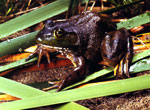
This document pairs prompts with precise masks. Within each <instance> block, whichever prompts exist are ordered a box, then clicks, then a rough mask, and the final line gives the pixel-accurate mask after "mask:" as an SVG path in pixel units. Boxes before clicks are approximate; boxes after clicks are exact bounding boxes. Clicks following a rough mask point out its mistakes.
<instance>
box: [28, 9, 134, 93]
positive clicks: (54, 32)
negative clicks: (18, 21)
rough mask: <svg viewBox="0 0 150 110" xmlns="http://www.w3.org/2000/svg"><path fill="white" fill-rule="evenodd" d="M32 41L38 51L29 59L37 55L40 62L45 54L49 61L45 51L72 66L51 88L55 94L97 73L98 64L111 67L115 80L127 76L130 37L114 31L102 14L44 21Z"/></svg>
mask: <svg viewBox="0 0 150 110" xmlns="http://www.w3.org/2000/svg"><path fill="white" fill-rule="evenodd" d="M36 41H37V43H38V48H37V49H36V51H35V52H34V53H33V54H31V56H33V55H34V54H35V53H38V54H39V59H41V57H42V55H43V54H45V55H46V56H47V58H48V61H49V62H50V58H49V51H57V52H60V53H61V54H62V55H64V56H66V57H67V58H68V59H70V60H71V61H72V63H73V64H74V70H73V72H71V73H68V74H67V75H66V76H65V77H64V78H63V79H62V80H61V81H59V83H57V84H55V85H54V87H57V88H58V89H57V91H60V90H62V89H63V88H64V87H66V86H68V85H70V84H72V83H74V82H75V81H77V80H79V79H80V78H82V77H83V76H85V75H86V74H90V73H93V72H95V71H97V67H98V63H99V62H100V61H104V62H105V64H106V65H107V66H111V67H114V70H115V74H116V75H117V77H129V67H130V63H131V60H132V56H133V55H132V53H133V44H132V39H131V36H130V34H129V32H128V31H127V30H126V29H120V30H118V31H116V25H115V24H114V23H112V22H111V20H110V19H109V18H108V17H105V16H103V15H98V14H95V13H92V12H84V13H82V14H80V15H76V16H73V17H71V18H70V19H66V20H64V21H52V20H48V21H47V22H46V24H45V27H44V29H43V30H41V31H40V32H39V34H38V35H37V36H36ZM39 62H40V60H39V61H38V63H39Z"/></svg>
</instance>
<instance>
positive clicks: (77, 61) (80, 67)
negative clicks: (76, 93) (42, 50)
mask: <svg viewBox="0 0 150 110" xmlns="http://www.w3.org/2000/svg"><path fill="white" fill-rule="evenodd" d="M59 52H60V51H59ZM60 53H61V54H62V55H64V56H66V57H67V58H68V59H70V60H71V62H72V64H73V65H74V67H75V68H74V70H73V71H72V72H71V73H68V74H67V75H66V76H64V78H63V79H62V80H60V81H58V82H50V84H53V86H51V87H49V88H45V89H43V90H49V89H53V88H57V92H58V91H60V90H62V89H63V88H65V87H67V86H69V85H71V84H72V83H74V82H76V81H77V80H79V79H80V78H81V77H82V76H84V75H85V74H86V65H85V60H84V58H83V57H82V56H78V55H75V54H73V53H72V52H67V54H66V52H64V51H62V52H60Z"/></svg>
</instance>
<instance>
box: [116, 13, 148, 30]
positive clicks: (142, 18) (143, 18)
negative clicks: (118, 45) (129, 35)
mask: <svg viewBox="0 0 150 110" xmlns="http://www.w3.org/2000/svg"><path fill="white" fill-rule="evenodd" d="M137 21H138V22H137ZM149 22H150V13H149V12H147V13H144V14H141V15H139V16H136V17H133V18H131V19H129V20H127V21H124V22H120V23H117V29H120V28H126V29H131V28H134V27H136V26H140V25H142V24H146V23H149Z"/></svg>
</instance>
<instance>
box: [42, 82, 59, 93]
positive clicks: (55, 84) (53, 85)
mask: <svg viewBox="0 0 150 110" xmlns="http://www.w3.org/2000/svg"><path fill="white" fill-rule="evenodd" d="M48 83H49V84H52V86H50V87H47V88H43V90H44V91H48V90H51V89H55V88H58V87H59V85H60V84H61V81H54V82H53V81H49V82H48Z"/></svg>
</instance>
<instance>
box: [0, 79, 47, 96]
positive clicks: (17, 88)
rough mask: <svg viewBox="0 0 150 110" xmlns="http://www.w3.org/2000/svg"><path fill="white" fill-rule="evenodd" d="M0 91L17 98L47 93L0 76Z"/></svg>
mask: <svg viewBox="0 0 150 110" xmlns="http://www.w3.org/2000/svg"><path fill="white" fill-rule="evenodd" d="M7 85H8V86H9V87H8V86H7ZM0 92H2V93H7V94H10V95H12V96H16V97H19V98H29V97H35V96H38V95H43V94H48V93H46V92H44V91H41V90H38V89H35V88H32V87H30V86H27V85H24V84H21V83H18V82H16V81H13V80H9V79H6V78H3V77H0Z"/></svg>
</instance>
